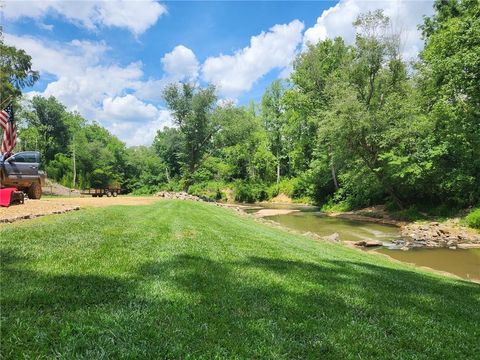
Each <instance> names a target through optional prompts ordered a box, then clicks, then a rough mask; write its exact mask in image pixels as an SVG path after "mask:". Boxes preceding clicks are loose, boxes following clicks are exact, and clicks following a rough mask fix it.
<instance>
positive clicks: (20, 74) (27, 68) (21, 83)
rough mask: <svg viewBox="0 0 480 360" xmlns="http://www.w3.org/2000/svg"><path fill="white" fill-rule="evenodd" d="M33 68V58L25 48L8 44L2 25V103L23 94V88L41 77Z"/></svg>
mask: <svg viewBox="0 0 480 360" xmlns="http://www.w3.org/2000/svg"><path fill="white" fill-rule="evenodd" d="M39 77H40V76H39V73H38V71H35V70H32V58H31V56H30V55H28V54H27V53H26V52H25V51H24V50H22V49H17V48H15V47H14V46H9V45H6V44H5V42H4V39H3V30H2V28H1V27H0V104H1V105H6V104H4V102H6V101H7V100H8V99H9V98H16V97H19V96H21V94H22V89H23V88H24V87H26V86H32V85H33V84H34V83H35V82H36V81H37V80H38V79H39Z"/></svg>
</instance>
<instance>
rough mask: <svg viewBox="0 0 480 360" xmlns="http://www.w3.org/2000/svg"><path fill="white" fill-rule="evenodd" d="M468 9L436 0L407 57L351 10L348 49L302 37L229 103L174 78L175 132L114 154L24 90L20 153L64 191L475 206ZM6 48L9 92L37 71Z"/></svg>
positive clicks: (479, 99) (71, 116) (477, 33)
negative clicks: (272, 70)
mask: <svg viewBox="0 0 480 360" xmlns="http://www.w3.org/2000/svg"><path fill="white" fill-rule="evenodd" d="M479 17H480V5H479V3H478V1H474V0H461V1H460V0H459V1H455V0H452V1H437V2H436V3H435V14H434V15H433V16H432V17H431V18H425V21H424V24H423V25H421V26H420V28H421V30H422V33H423V36H424V40H425V48H424V50H423V51H422V52H421V54H420V57H419V60H418V61H417V62H416V63H414V64H412V63H408V62H407V61H406V60H405V59H403V58H402V56H401V51H400V49H401V43H402V34H392V32H391V26H390V21H389V19H388V17H386V16H385V15H384V14H383V12H382V11H374V12H369V13H366V14H363V15H361V16H359V17H358V19H357V20H356V21H355V23H354V24H353V25H354V26H355V28H356V39H355V42H354V43H353V44H351V45H348V44H346V43H345V41H344V40H343V39H342V38H335V39H326V40H324V41H321V42H319V43H318V44H315V45H309V46H308V48H307V49H305V50H304V51H302V52H301V53H300V54H299V55H298V57H297V58H296V60H295V62H294V64H293V65H294V66H293V72H292V73H291V76H290V78H289V79H288V80H285V81H280V80H277V81H274V82H273V83H272V84H271V86H270V87H268V88H267V89H266V91H265V94H264V96H263V99H262V101H261V102H260V104H254V103H251V104H249V105H247V106H236V105H235V104H233V103H229V102H225V101H218V99H217V96H216V92H215V89H214V87H212V86H207V87H204V88H202V87H199V86H193V85H190V84H172V85H170V86H168V87H167V88H166V89H165V90H164V92H163V96H164V100H165V103H166V105H167V106H168V108H169V109H170V110H171V112H172V116H173V119H174V125H175V127H174V128H164V129H162V130H160V131H158V133H157V135H156V137H155V140H154V142H153V145H152V146H151V147H136V148H126V146H125V145H124V144H123V143H122V142H120V141H119V140H118V139H117V138H116V137H114V136H112V135H111V134H109V133H108V131H106V130H105V129H103V128H102V127H100V126H99V125H98V124H95V123H91V122H88V121H86V120H85V119H83V118H82V117H81V116H80V115H79V114H77V113H71V112H68V111H67V110H66V109H65V107H64V106H63V105H62V104H60V103H59V102H58V101H57V100H56V99H54V98H49V99H45V98H41V97H35V98H33V100H31V102H30V103H29V104H28V105H26V106H24V107H23V109H22V112H21V116H20V119H21V121H22V124H21V125H22V126H21V132H20V138H21V143H20V144H21V145H20V147H23V148H25V149H33V148H35V149H39V150H40V151H41V152H42V154H43V155H44V161H45V166H46V169H47V171H48V175H49V176H50V177H51V178H53V179H55V180H57V181H60V182H62V183H63V184H65V185H68V186H77V187H89V186H100V185H102V186H103V185H105V184H111V183H118V184H120V185H121V186H122V187H124V188H125V189H127V190H128V191H133V192H135V193H141V194H145V193H152V192H154V191H157V190H159V189H170V190H180V189H187V190H188V191H190V192H191V193H195V194H197V195H202V196H205V197H209V198H215V199H221V198H222V199H230V200H236V201H248V202H251V201H259V200H266V199H270V198H272V197H275V196H277V195H282V194H284V195H287V196H289V197H290V198H293V199H296V200H297V201H309V202H315V203H323V204H327V206H336V207H339V206H340V207H341V208H342V209H348V208H352V207H361V206H368V205H372V204H375V203H386V204H387V205H389V206H390V208H392V209H393V208H396V209H399V210H402V209H403V210H406V209H409V208H411V207H412V206H415V209H416V211H423V210H425V209H432V208H439V209H452V208H461V207H467V206H471V205H475V204H478V203H479V201H480V156H479V154H480V79H479V74H480V19H479ZM10 53H11V54H15V50H12V49H10ZM10 53H7V57H8V56H10V57H11V55H8V54H10ZM18 54H20V55H22V56H24V57H25V58H24V59H23V60H22V64H23V67H19V68H18V69H19V71H20V72H18V71H17V72H12V71H13V70H8V69H7V70H6V71H7V73H8V72H9V74H11V75H9V76H10V82H11V84H16V86H17V88H18V86H22V85H24V84H27V83H28V84H29V83H31V82H32V81H34V80H35V76H36V73H35V72H32V71H31V69H30V63H29V61H30V59H29V57H28V56H27V55H25V54H24V53H18ZM18 54H17V55H18ZM20 55H18V56H20ZM2 63H5V64H8V61H5V60H3V61H2ZM2 66H3V65H2ZM15 79H20V80H19V81H16V82H15ZM22 79H23V80H22ZM2 82H3V80H2ZM74 163H75V166H74ZM74 169H75V171H74Z"/></svg>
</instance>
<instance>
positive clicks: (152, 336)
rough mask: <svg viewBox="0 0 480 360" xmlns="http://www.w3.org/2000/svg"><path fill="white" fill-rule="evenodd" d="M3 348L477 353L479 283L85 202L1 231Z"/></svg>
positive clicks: (214, 220)
mask: <svg viewBox="0 0 480 360" xmlns="http://www.w3.org/2000/svg"><path fill="white" fill-rule="evenodd" d="M0 239H1V240H0V241H1V243H0V244H1V279H0V280H1V304H2V324H1V325H2V336H1V352H2V356H3V357H4V358H31V357H34V358H52V357H59V358H89V359H91V358H205V359H211V358H285V359H293V358H302V359H305V358H316V359H317V358H326V359H329V358H331V359H358V358H371V359H373V358H377V359H378V358H389V359H390V358H398V359H408V358H411V359H429V358H442V359H448V358H451V359H459V358H475V357H476V356H478V354H479V353H480V348H479V342H478V338H479V336H480V333H479V326H478V324H479V323H480V317H479V312H478V309H479V308H480V286H478V285H477V284H473V283H468V282H465V281H458V280H453V279H449V278H445V277H441V276H438V275H434V274H430V273H426V272H424V271H421V270H418V269H415V268H413V267H411V266H406V265H402V264H398V263H393V262H390V261H388V260H387V259H384V258H382V257H378V256H373V255H368V254H363V253H360V252H358V251H354V250H351V249H348V248H345V247H343V246H341V245H336V244H330V243H323V242H318V241H314V240H310V239H308V238H305V237H303V236H296V235H292V234H290V233H287V232H285V231H282V230H280V229H273V228H270V227H268V226H265V225H262V224H259V223H257V222H255V221H253V220H251V219H249V218H247V217H240V216H238V215H236V214H234V213H233V212H232V211H229V210H225V209H222V208H218V207H215V206H212V205H211V204H202V203H193V202H181V201H162V202H158V203H155V204H153V205H149V206H136V207H132V206H117V207H110V208H99V209H87V210H81V211H79V212H75V213H69V214H65V215H60V216H52V217H46V218H41V219H35V220H32V221H29V222H25V223H22V224H16V225H14V226H4V227H2V228H1V229H0Z"/></svg>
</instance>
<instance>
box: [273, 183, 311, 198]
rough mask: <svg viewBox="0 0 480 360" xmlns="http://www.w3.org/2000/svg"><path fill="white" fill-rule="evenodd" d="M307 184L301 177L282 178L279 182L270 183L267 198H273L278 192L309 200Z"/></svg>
mask: <svg viewBox="0 0 480 360" xmlns="http://www.w3.org/2000/svg"><path fill="white" fill-rule="evenodd" d="M308 186H309V185H308V184H307V182H306V181H305V180H304V179H303V178H290V179H283V180H281V181H280V183H278V185H277V184H273V185H270V187H269V188H268V195H269V198H273V197H275V196H277V195H279V194H285V195H287V196H288V197H290V198H292V199H302V201H305V200H308V201H307V202H311V200H310V197H309V196H308V195H309V189H308Z"/></svg>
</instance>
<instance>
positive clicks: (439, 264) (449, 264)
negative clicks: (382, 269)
mask: <svg viewBox="0 0 480 360" xmlns="http://www.w3.org/2000/svg"><path fill="white" fill-rule="evenodd" d="M377 251H378V252H380V253H382V254H386V255H388V256H391V257H392V258H394V259H397V260H400V261H404V262H408V263H412V264H415V265H420V266H428V267H430V268H432V269H437V270H441V271H447V272H449V273H452V274H455V275H458V276H460V277H463V278H465V279H472V280H480V249H469V250H450V249H412V250H409V251H402V250H389V249H385V248H382V249H379V250H377Z"/></svg>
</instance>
